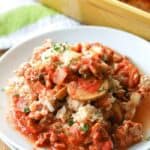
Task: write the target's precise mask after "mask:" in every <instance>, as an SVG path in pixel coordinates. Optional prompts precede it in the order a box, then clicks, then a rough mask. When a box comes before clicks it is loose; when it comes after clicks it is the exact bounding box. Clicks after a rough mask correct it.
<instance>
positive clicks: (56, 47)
mask: <svg viewBox="0 0 150 150" xmlns="http://www.w3.org/2000/svg"><path fill="white" fill-rule="evenodd" d="M67 49H68V45H67V44H66V43H54V44H53V50H54V51H56V52H64V51H65V50H67Z"/></svg>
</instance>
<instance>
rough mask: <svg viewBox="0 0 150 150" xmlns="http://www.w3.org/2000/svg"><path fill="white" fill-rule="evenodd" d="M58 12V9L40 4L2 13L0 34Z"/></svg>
mask: <svg viewBox="0 0 150 150" xmlns="http://www.w3.org/2000/svg"><path fill="white" fill-rule="evenodd" d="M54 14H57V12H56V11H54V10H52V9H49V8H47V7H45V6H42V5H40V4H33V5H29V6H22V7H19V8H16V9H15V10H11V11H9V12H7V13H5V14H2V15H0V36H4V35H8V34H10V33H12V32H14V31H16V30H18V29H20V28H22V27H24V26H26V25H29V24H32V23H34V22H36V21H38V20H39V19H40V18H43V17H45V16H49V15H54Z"/></svg>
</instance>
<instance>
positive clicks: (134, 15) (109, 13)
mask: <svg viewBox="0 0 150 150" xmlns="http://www.w3.org/2000/svg"><path fill="white" fill-rule="evenodd" d="M40 1H41V2H43V3H44V4H46V5H48V6H50V7H51V8H54V9H56V10H58V11H60V12H62V13H64V14H65V15H68V16H70V17H73V18H75V19H77V20H79V21H80V22H82V23H85V24H91V25H102V26H109V27H114V28H118V29H123V30H126V31H128V32H132V33H134V34H137V35H139V36H142V37H144V38H145V39H148V40H150V13H148V12H146V11H143V10H141V9H138V8H135V7H133V6H130V5H127V4H125V3H123V2H120V1H117V0H40ZM72 6H73V7H72Z"/></svg>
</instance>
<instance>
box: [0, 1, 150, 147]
mask: <svg viewBox="0 0 150 150" xmlns="http://www.w3.org/2000/svg"><path fill="white" fill-rule="evenodd" d="M81 25H98V26H107V27H113V28H117V29H121V30H124V31H127V32H130V33H133V34H136V35H138V36H140V37H142V38H144V39H146V40H150V0H0V55H2V54H3V53H5V52H6V51H7V50H9V48H11V47H13V46H14V45H16V44H18V43H19V42H21V41H23V40H26V39H28V38H29V37H32V36H36V35H38V34H41V33H44V32H48V31H52V30H57V29H62V28H72V27H75V26H81ZM8 145H9V143H8ZM10 147H11V145H10ZM8 149H9V148H8V147H7V146H6V145H5V144H3V143H2V142H0V150H8ZM12 149H15V148H12Z"/></svg>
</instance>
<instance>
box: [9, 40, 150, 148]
mask: <svg viewBox="0 0 150 150" xmlns="http://www.w3.org/2000/svg"><path fill="white" fill-rule="evenodd" d="M149 83H150V78H149V77H148V76H146V75H143V74H141V73H140V71H139V70H138V68H137V67H136V66H135V65H134V64H133V63H132V62H131V60H129V58H127V57H126V56H123V55H121V54H119V53H117V52H115V51H114V50H112V49H110V48H108V47H106V46H104V45H102V44H100V43H78V44H68V43H54V42H51V41H50V40H46V42H45V43H44V44H43V45H42V46H41V47H37V48H35V50H34V53H33V55H32V57H31V58H30V59H29V61H27V62H25V63H23V64H22V65H21V66H20V67H19V68H18V69H17V70H16V72H15V76H14V77H13V78H12V79H10V80H9V85H8V87H7V88H6V93H7V94H8V95H9V96H10V98H11V101H12V110H13V111H11V115H12V118H13V120H14V124H15V125H16V127H17V129H18V130H19V131H20V132H21V133H22V134H24V135H26V136H27V137H29V138H30V139H31V140H33V141H34V143H35V145H36V146H37V147H48V148H49V149H51V150H52V149H55V150H112V149H118V150H119V149H120V150H121V149H126V148H128V147H129V146H131V145H133V144H135V143H137V142H139V141H141V140H142V138H143V132H142V124H141V123H138V122H134V121H133V117H134V115H135V113H136V108H137V106H139V105H140V102H141V101H142V97H143V95H144V93H145V92H147V91H150V88H149Z"/></svg>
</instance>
